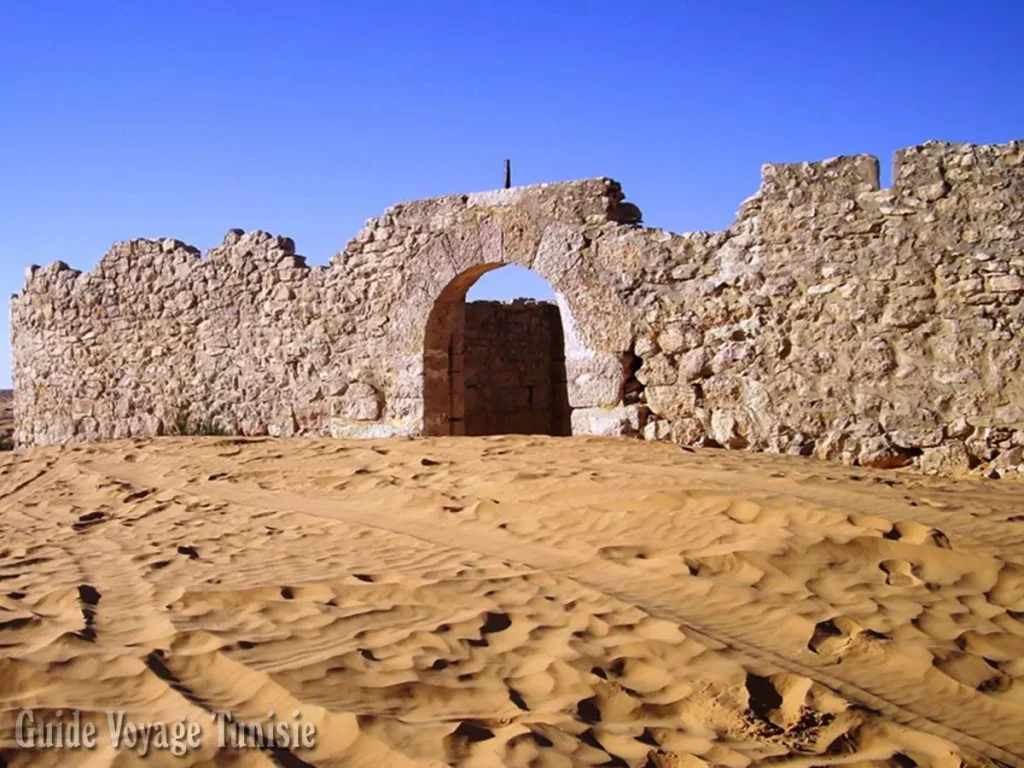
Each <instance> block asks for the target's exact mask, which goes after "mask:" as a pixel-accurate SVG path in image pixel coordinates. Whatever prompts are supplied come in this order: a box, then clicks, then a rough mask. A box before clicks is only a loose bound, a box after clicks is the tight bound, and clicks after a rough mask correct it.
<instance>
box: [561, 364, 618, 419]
mask: <svg viewBox="0 0 1024 768" xmlns="http://www.w3.org/2000/svg"><path fill="white" fill-rule="evenodd" d="M626 373H627V370H626V362H625V360H624V358H623V357H622V356H621V355H614V354H597V353H595V354H592V355H587V356H582V357H571V358H567V359H566V361H565V376H566V381H567V389H568V395H569V405H571V406H572V407H573V408H591V407H602V406H603V407H607V406H612V405H615V404H617V403H619V402H620V401H621V400H622V390H623V385H624V384H625V381H626Z"/></svg>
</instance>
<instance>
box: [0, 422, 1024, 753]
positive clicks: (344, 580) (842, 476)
mask: <svg viewBox="0 0 1024 768" xmlns="http://www.w3.org/2000/svg"><path fill="white" fill-rule="evenodd" d="M26 708H31V709H32V710H33V712H34V715H35V716H36V718H37V719H38V720H39V721H40V722H41V721H43V720H45V719H47V718H49V719H51V720H52V719H53V718H55V717H56V714H55V713H56V710H58V709H61V710H62V711H64V714H65V717H66V716H67V711H68V710H71V709H75V710H78V711H80V713H81V716H82V717H83V718H86V719H89V720H91V721H92V722H95V723H96V724H97V727H98V729H99V734H100V744H99V745H98V746H97V747H96V748H95V749H93V750H79V751H73V750H47V749H39V750H35V751H27V750H23V749H19V748H18V747H17V744H16V739H15V735H16V734H15V723H16V719H17V717H18V715H19V713H20V712H21V711H22V710H24V709H26ZM271 710H272V711H274V713H275V717H277V718H278V720H279V721H287V722H288V723H310V724H312V726H313V727H315V730H316V740H315V746H314V747H313V748H311V749H305V748H301V747H295V748H292V747H289V748H283V747H277V748H275V749H270V748H265V749H262V750H261V749H252V750H239V749H232V748H231V747H229V746H226V747H224V748H220V747H219V746H218V744H217V739H216V728H217V725H216V723H215V722H214V721H213V719H212V717H211V714H210V713H211V712H214V711H230V712H231V714H232V717H233V718H234V719H235V720H236V721H239V722H241V721H260V720H263V721H268V720H269V719H273V718H268V715H267V713H268V711H271ZM115 711H124V713H125V715H124V716H125V718H126V720H128V721H131V722H148V723H153V722H159V723H173V722H175V721H177V720H179V719H180V718H185V719H186V722H188V723H200V724H201V727H202V729H203V738H202V740H201V741H202V743H201V745H200V746H199V747H197V748H194V749H190V750H189V751H188V753H187V754H186V755H185V756H183V757H176V756H173V755H172V754H170V752H169V751H166V750H152V751H150V753H149V754H148V755H147V756H146V757H145V759H143V758H141V757H140V756H139V755H138V751H137V750H135V751H132V750H129V749H127V748H124V747H123V745H122V748H121V749H120V750H115V749H114V748H113V746H112V744H111V743H110V740H109V736H108V720H107V718H108V713H111V712H115ZM296 712H299V713H300V717H297V718H296V717H295V716H294V713H296ZM0 739H2V741H0V748H2V751H0V755H2V759H0V765H3V764H4V763H6V764H7V765H10V766H21V765H29V764H32V765H53V766H57V765H74V766H86V765H88V766H107V765H111V766H113V765H117V766H125V765H133V764H136V763H138V764H144V765H175V766H186V765H209V766H214V765H217V766H226V765H240V766H242V765H244V766H260V765H266V766H270V765H282V766H303V765H316V766H346V768H349V767H352V766H373V767H374V768H380V766H392V765H394V766H428V765H432V766H439V765H446V764H447V765H456V766H466V767H467V768H473V767H476V766H480V767H483V766H496V765H509V766H537V767H543V768H547V767H549V766H550V767H552V768H554V767H559V766H576V765H609V766H647V767H648V768H668V767H670V766H672V767H675V766H686V767H688V768H689V767H692V768H696V767H698V766H729V767H730V768H743V766H747V765H751V764H765V763H771V764H774V765H786V766H808V767H809V766H824V765H878V766H882V765H889V766H898V767H899V768H909V767H910V766H914V765H929V766H931V765H934V766H941V767H943V768H947V767H948V768H953V767H954V766H959V765H964V766H974V765H1010V766H1024V483H1020V482H1016V481H1010V480H1004V481H1000V482H990V481H980V480H962V481H955V482H954V481H948V480H937V479H930V478H923V477H920V476H916V475H903V474H899V473H892V472H888V473H884V472H871V471H864V470H851V469H847V468H842V467H837V466H833V465H829V464H824V463H819V462H814V461H810V460H806V459H799V458H792V457H779V456H757V455H750V454H746V453H744V454H736V453H729V452H726V451H713V450H707V451H698V452H692V451H684V450H681V449H680V448H678V447H675V446H672V445H667V444H658V443H640V442H632V441H618V440H611V439H601V438H572V439H553V438H534V437H493V438H461V439H449V438H437V439H422V440H402V441H383V440H382V441H360V442H337V441H326V440H324V441H320V440H316V441H314V440H272V439H228V438H180V439H170V438H168V439H159V440H155V441H136V442H120V443H108V444H103V445H97V446H81V447H75V448H67V449H39V450H31V451H24V452H14V453H8V454H4V455H3V458H2V459H0Z"/></svg>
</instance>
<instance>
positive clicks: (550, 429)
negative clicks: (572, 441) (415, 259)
mask: <svg viewBox="0 0 1024 768" xmlns="http://www.w3.org/2000/svg"><path fill="white" fill-rule="evenodd" d="M564 349H565V346H564V341H563V338H562V321H561V316H560V315H559V312H558V306H557V305H555V304H551V303H547V302H534V301H528V300H526V301H524V300H517V301H514V302H511V303H502V302H497V301H473V302H470V303H468V304H466V319H465V331H464V352H463V375H464V377H465V403H464V406H463V412H464V414H465V416H464V422H465V434H467V435H494V434H542V435H568V434H571V428H570V424H569V403H568V399H567V390H566V381H565V351H564Z"/></svg>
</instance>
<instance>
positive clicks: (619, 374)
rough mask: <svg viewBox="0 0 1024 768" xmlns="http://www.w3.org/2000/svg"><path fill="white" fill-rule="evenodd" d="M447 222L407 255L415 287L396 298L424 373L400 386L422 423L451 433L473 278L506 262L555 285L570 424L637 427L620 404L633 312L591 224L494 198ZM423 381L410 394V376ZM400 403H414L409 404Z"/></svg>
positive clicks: (611, 429) (398, 323)
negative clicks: (595, 247) (456, 341)
mask: <svg viewBox="0 0 1024 768" xmlns="http://www.w3.org/2000/svg"><path fill="white" fill-rule="evenodd" d="M510 192H516V190H510ZM470 197H472V196H470ZM500 202H504V201H500ZM444 224H445V226H444V227H443V228H442V231H441V232H436V236H435V237H432V238H431V239H430V242H429V243H427V244H426V245H425V246H424V247H422V248H421V249H420V250H419V251H418V252H417V253H415V254H414V255H413V256H412V258H410V259H409V260H408V261H407V262H406V268H407V271H406V273H405V276H404V277H405V285H406V286H408V287H409V288H412V289H413V290H410V291H408V293H407V294H406V296H407V297H406V298H405V299H404V300H403V302H402V304H401V306H400V307H398V308H397V312H396V318H395V325H394V326H393V327H394V329H395V335H394V337H393V338H394V343H395V344H396V348H404V349H405V350H408V353H407V357H405V359H406V360H407V363H408V365H407V368H406V370H407V371H416V373H417V374H418V375H417V376H415V377H412V376H409V375H406V376H405V377H404V378H403V381H405V382H407V384H406V385H405V386H403V387H402V392H401V394H400V397H403V398H405V400H404V401H403V402H409V398H410V396H412V398H414V399H415V400H416V401H417V407H416V410H418V411H419V414H418V415H419V416H420V418H419V419H418V421H419V429H418V430H416V431H418V432H420V433H423V434H428V435H431V434H434V435H436V434H451V429H450V417H451V410H450V395H451V390H450V384H448V383H447V382H448V381H449V377H450V376H451V374H452V373H453V372H454V371H452V370H451V363H452V359H451V351H452V347H451V344H452V341H453V333H454V331H455V330H456V327H457V324H458V316H459V314H458V313H459V312H460V309H461V307H463V306H464V299H465V295H466V292H467V291H468V290H469V288H470V287H471V286H472V285H473V283H475V282H476V280H478V279H479V278H480V277H481V276H482V275H484V274H485V273H487V272H490V271H491V270H495V269H499V268H501V267H503V266H507V265H510V264H518V265H520V266H522V267H525V268H527V269H529V270H531V271H532V272H534V273H535V274H537V275H539V276H540V277H542V278H543V279H545V280H546V281H547V282H548V284H549V285H551V287H552V288H553V290H554V292H555V296H556V304H557V307H558V318H559V321H560V326H561V331H562V336H563V340H562V341H563V345H562V346H563V353H562V354H563V357H564V361H565V362H564V365H565V372H566V390H567V409H568V410H569V411H570V417H569V419H567V421H568V422H569V426H567V427H566V429H565V431H566V432H571V434H628V433H630V432H631V431H633V430H635V428H636V424H635V423H633V422H635V421H636V418H637V417H636V414H633V413H631V411H630V410H629V408H627V407H625V406H624V404H623V393H624V389H625V385H626V381H627V379H628V378H629V376H630V375H631V368H630V366H631V362H632V343H633V339H632V323H631V318H630V316H629V313H628V312H627V310H626V308H625V306H624V304H623V303H622V301H621V298H620V297H619V296H618V295H617V294H616V293H615V291H614V290H613V289H612V288H611V282H612V281H611V280H610V279H608V278H607V277H606V276H604V275H603V272H602V270H601V269H600V268H599V267H598V266H597V265H596V264H595V263H594V259H593V257H594V254H593V252H592V249H591V248H590V241H589V239H588V237H587V235H586V228H585V227H584V226H579V225H576V226H574V225H572V224H568V223H566V222H565V221H559V220H557V219H554V220H552V219H550V218H544V217H540V216H531V214H530V212H529V211H528V210H526V209H525V208H524V207H523V206H509V207H498V208H495V207H493V201H490V200H489V201H488V205H487V206H486V207H481V208H476V209H474V208H473V206H472V205H470V206H469V207H468V209H467V211H466V212H465V214H464V216H463V217H462V218H461V220H455V221H452V220H448V221H445V222H444ZM413 379H419V381H418V382H414V380H413ZM417 383H418V384H419V385H420V387H417V388H418V389H419V392H416V393H415V394H414V393H413V392H411V391H410V388H409V385H413V386H415V384H417ZM446 400H447V402H448V404H447V405H446ZM403 410H405V412H408V408H407V407H406V406H403ZM634 410H635V409H634ZM631 425H632V426H631Z"/></svg>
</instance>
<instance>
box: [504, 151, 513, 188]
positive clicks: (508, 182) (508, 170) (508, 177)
mask: <svg viewBox="0 0 1024 768" xmlns="http://www.w3.org/2000/svg"><path fill="white" fill-rule="evenodd" d="M511 186H512V161H511V160H509V159H507V158H506V159H505V189H509V188H510V187H511Z"/></svg>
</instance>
